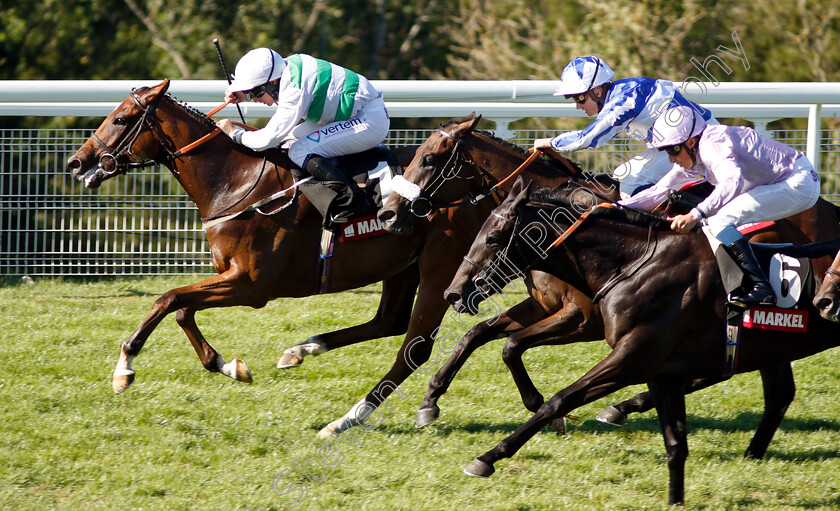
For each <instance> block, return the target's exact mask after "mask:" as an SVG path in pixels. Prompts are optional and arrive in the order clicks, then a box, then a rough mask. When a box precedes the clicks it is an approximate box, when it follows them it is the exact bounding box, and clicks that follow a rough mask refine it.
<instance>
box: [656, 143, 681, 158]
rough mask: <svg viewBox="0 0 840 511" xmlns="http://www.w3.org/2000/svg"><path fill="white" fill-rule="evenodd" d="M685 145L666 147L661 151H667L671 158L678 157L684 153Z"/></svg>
mask: <svg viewBox="0 0 840 511" xmlns="http://www.w3.org/2000/svg"><path fill="white" fill-rule="evenodd" d="M683 145H684V143H683V144H676V145H669V146H665V147H663V148H661V149H660V151H665V152H666V153H668V154H670V155H671V156H677V155H678V154H680V151H682V148H683Z"/></svg>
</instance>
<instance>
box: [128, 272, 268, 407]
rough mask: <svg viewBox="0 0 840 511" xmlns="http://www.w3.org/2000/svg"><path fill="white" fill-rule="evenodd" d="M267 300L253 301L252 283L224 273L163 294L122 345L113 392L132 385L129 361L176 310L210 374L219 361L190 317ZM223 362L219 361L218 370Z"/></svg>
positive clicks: (254, 299)
mask: <svg viewBox="0 0 840 511" xmlns="http://www.w3.org/2000/svg"><path fill="white" fill-rule="evenodd" d="M266 301H267V298H264V297H257V293H255V292H254V287H253V283H252V282H251V280H250V279H248V278H247V276H246V275H243V274H241V273H239V272H233V271H228V272H225V273H223V274H221V275H217V276H215V277H211V278H209V279H206V280H203V281H201V282H199V283H197V284H192V285H189V286H184V287H180V288H176V289H172V290H169V291H167V292H166V293H165V294H164V295H163V296H161V297H160V298H158V299H157V300H156V301H155V304H154V305H153V306H152V310H151V311H149V314H148V315H147V316H146V318H145V319H144V320H143V321H142V322H141V323H140V326H138V327H137V330H135V331H134V333H133V334H131V336H130V337H129V338H128V339H126V340H125V342H123V344H122V349H121V352H120V359H119V361H118V362H117V367H116V369H115V370H114V377H113V385H114V392H117V393H119V392H123V391H125V390H126V389H127V388H128V387H129V386H130V385H131V384H132V383H133V382H134V377H135V371H134V369H132V368H131V363H132V361H133V360H134V359H135V358H136V357H137V355H138V354H139V353H140V350H141V349H142V348H143V345H144V344H145V342H146V340H147V339H148V338H149V336H150V335H151V333H152V332H153V331H154V329H155V328H156V327H157V326H158V324H160V322H161V321H162V320H163V318H165V317H166V316H167V315H168V314H170V313H172V312H175V311H177V310H180V309H187V310H191V311H192V312H187V311H185V312H184V314H183V316H182V317H181V321H184V324H186V325H187V326H188V327H189V328H185V332H187V336H188V337H190V342H192V343H193V346H194V347H195V348H196V352H197V353H198V354H199V357H200V358H201V359H202V363H203V364H204V367H206V368H207V369H208V370H210V371H221V369H220V368H219V364H218V360H219V359H220V358H221V357H219V355H218V354H217V353H216V352H215V350H213V348H212V347H210V345H209V344H207V342H206V341H205V340H204V339H203V337H202V336H201V333H200V332H199V331H198V328H197V327H196V326H195V322H194V320H193V319H192V318H191V317H190V316H191V314H194V312H195V310H199V309H207V308H210V307H229V306H234V305H250V306H254V307H260V306H263V305H265V303H266ZM223 365H224V362H223V360H222V366H223Z"/></svg>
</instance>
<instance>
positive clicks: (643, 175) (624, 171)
mask: <svg viewBox="0 0 840 511" xmlns="http://www.w3.org/2000/svg"><path fill="white" fill-rule="evenodd" d="M614 77H615V73H614V72H613V70H612V69H611V68H610V67H609V66H608V65H607V63H606V62H604V61H603V60H601V59H600V58H598V57H594V56H590V57H577V58H575V59H574V60H572V61H571V62H570V63H569V65H567V66H566V68H565V69H564V70H563V74H562V75H561V78H560V86H559V87H558V89H557V92H555V96H559V95H563V96H565V97H567V98H570V99H574V100H575V103H576V104H577V108H578V109H581V110H584V111H585V112H586V114H587V115H589V116H593V115H597V117H596V118H595V120H594V121H593V122H592V123H591V124H590V125H589V126H587V127H586V128H584V129H582V130H577V131H570V132H568V133H563V134H560V135H558V136H556V137H553V138H547V139H537V140H535V141H534V147H535V148H541V147H546V148H551V149H554V150H556V151H562V152H571V151H578V150H581V149H585V148H595V147H600V146H602V145H604V144H605V143H606V142H608V141H610V140H612V139H613V138H615V137H616V136H618V135H619V134H621V133H622V132H626V133H627V135H628V136H630V137H631V138H634V139H636V140H645V141H647V142H650V141H651V127H652V126H653V123H654V121H655V120H656V117H657V116H658V115H659V114H660V113H662V112H664V111H665V110H667V109H668V108H672V107H676V106H681V105H685V106H690V107H691V108H693V109H695V111H696V112H698V113H699V114H700V115H701V116H702V117H703V119H704V120H705V121H706V122H707V123H709V124H717V120H715V119H714V117H713V116H712V113H711V112H710V111H709V110H707V109H705V108H703V107H701V106H699V105H697V104H696V103H694V102H692V101H690V100H688V99H686V98H685V97H684V96H683V95H682V94H680V93H679V91H677V90H676V88H675V87H674V84H673V82H670V81H668V80H656V79H653V78H645V77H635V78H624V79H622V80H616V81H611V80H612V79H613V78H614ZM672 167H673V165H672V164H671V163H669V162H668V159H667V158H665V157H663V156H661V155H659V154H658V151H656V150H653V149H646V150H645V151H644V152H643V153H642V154H640V155H638V156H636V157H634V158H632V159H630V160H629V161H627V162H625V163H623V164H622V165H620V166H618V167H617V168H616V169H615V170H614V171H613V177H615V178H616V179H618V180H619V181H621V186H620V192H621V195H622V196H623V197H629V196H631V195H633V194H634V193H636V192H638V191H639V190H641V189H644V188H646V187H648V186H651V185H653V184H654V183H656V182H657V181H659V179H660V178H661V177H662V176H664V175H665V174H667V173H668V171H669V170H671V168H672Z"/></svg>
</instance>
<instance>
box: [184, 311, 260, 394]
mask: <svg viewBox="0 0 840 511" xmlns="http://www.w3.org/2000/svg"><path fill="white" fill-rule="evenodd" d="M175 318H176V321H177V322H178V325H179V326H180V327H181V329H182V330H183V331H184V333H185V334H186V335H187V339H189V340H190V343H191V344H192V345H193V348H194V349H195V352H196V353H197V354H198V358H199V359H200V360H201V364H202V365H203V366H204V368H205V369H207V370H208V371H212V372H219V373H222V374H224V375H225V376H228V377H230V378H233V379H234V380H236V381H242V382H245V383H251V381H252V378H251V370H250V369H248V364H246V363H245V362H243V361H241V360H239V359H237V358H235V359H233V360H231V361H230V362H225V359H224V358H222V356H221V355H220V354H219V353H218V352H217V351H216V350H214V349H213V347H212V346H210V343H208V342H207V340H206V339H205V338H204V336H203V335H202V334H201V331H200V330H199V329H198V325H197V324H196V323H195V309H191V308H184V309H179V310H178V312H177V313H176V314H175Z"/></svg>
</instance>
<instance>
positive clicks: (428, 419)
mask: <svg viewBox="0 0 840 511" xmlns="http://www.w3.org/2000/svg"><path fill="white" fill-rule="evenodd" d="M439 416H440V407H438V405H432V407H431V408H421V409H420V410H418V411H417V422H415V423H414V427H415V428H422V427H423V426H428V425H429V424H431V423H432V422H434V421H435V420H436V419H437V418H438V417H439Z"/></svg>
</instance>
